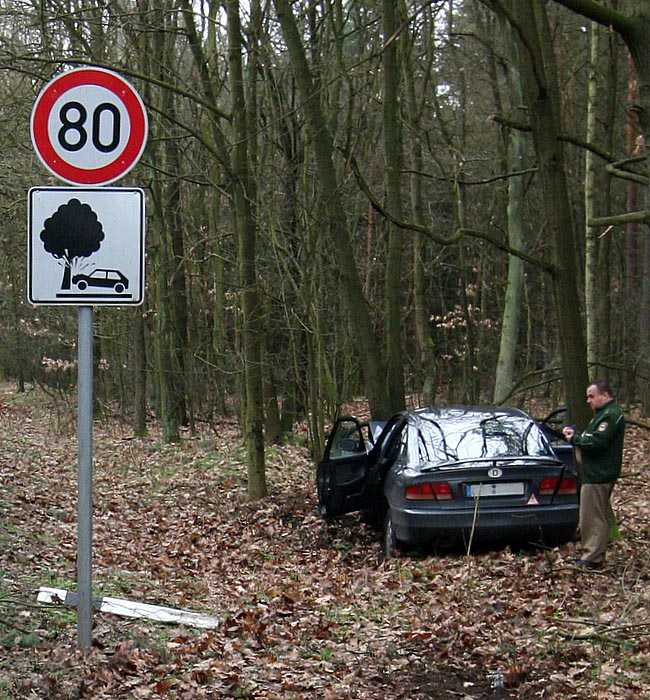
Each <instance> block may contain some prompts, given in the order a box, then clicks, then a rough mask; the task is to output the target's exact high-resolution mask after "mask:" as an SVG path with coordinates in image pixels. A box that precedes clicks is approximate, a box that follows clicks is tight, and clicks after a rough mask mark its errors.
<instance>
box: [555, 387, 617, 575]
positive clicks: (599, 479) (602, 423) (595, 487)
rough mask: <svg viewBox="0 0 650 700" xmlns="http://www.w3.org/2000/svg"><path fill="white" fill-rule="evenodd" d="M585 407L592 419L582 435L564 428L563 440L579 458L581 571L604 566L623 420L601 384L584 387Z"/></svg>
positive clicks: (605, 388)
mask: <svg viewBox="0 0 650 700" xmlns="http://www.w3.org/2000/svg"><path fill="white" fill-rule="evenodd" d="M587 403H588V404H589V406H590V407H591V408H592V410H593V411H594V417H593V419H592V421H591V423H589V425H588V426H587V429H586V430H585V431H584V432H583V433H576V432H575V430H574V429H573V428H572V427H569V426H567V427H565V428H564V430H563V433H564V437H565V438H566V439H567V440H568V441H569V442H570V443H571V444H572V445H575V446H576V447H577V448H579V450H580V453H581V457H582V469H581V474H580V477H581V488H580V538H581V541H582V554H581V557H580V559H578V560H577V561H576V566H577V567H578V568H580V569H597V568H599V567H601V566H602V565H603V561H604V559H605V550H606V548H607V538H608V533H609V524H608V519H607V513H608V511H609V509H610V507H611V506H610V502H609V498H610V495H611V493H612V489H613V488H614V483H615V481H616V479H617V478H618V477H619V475H620V473H621V465H622V462H623V435H624V433H625V417H624V416H623V412H622V411H621V409H620V407H619V406H618V405H617V404H616V402H615V401H614V398H613V396H612V390H611V388H610V386H609V384H607V382H603V381H594V382H592V383H591V384H590V385H589V386H588V387H587Z"/></svg>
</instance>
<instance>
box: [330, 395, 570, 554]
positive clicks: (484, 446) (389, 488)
mask: <svg viewBox="0 0 650 700" xmlns="http://www.w3.org/2000/svg"><path fill="white" fill-rule="evenodd" d="M562 457H564V461H563V460H562V459H560V458H559V455H558V454H556V453H555V452H554V450H553V448H552V447H551V445H550V443H549V440H548V438H547V437H546V435H545V432H544V430H542V428H541V427H540V426H539V425H538V424H537V423H536V422H535V421H534V420H533V419H532V418H531V417H530V416H529V415H527V414H526V413H524V412H523V411H519V410H516V409H507V408H497V407H486V408H484V407H467V406H455V407H448V408H426V409H419V410H416V411H404V412H402V413H398V414H397V415H395V416H393V417H392V418H391V419H390V420H389V421H388V422H387V423H385V424H381V423H379V424H378V423H366V424H363V423H361V422H360V421H358V420H357V419H356V418H353V417H345V418H341V419H339V420H338V421H337V422H336V423H335V425H334V427H333V429H332V432H331V433H330V437H329V439H328V443H327V447H326V451H325V456H324V459H323V461H322V462H321V463H320V464H319V465H318V470H317V487H318V501H319V507H320V510H321V513H322V514H323V516H324V517H326V518H331V517H334V516H337V515H341V514H343V513H349V512H353V511H358V510H364V511H368V512H369V513H370V514H371V515H372V516H373V518H374V520H375V521H377V522H381V523H383V531H384V551H385V554H386V555H387V556H390V553H391V551H392V550H393V549H394V548H395V547H397V546H399V545H421V544H431V545H450V544H464V545H465V546H467V544H468V543H469V542H470V541H473V542H474V541H495V540H499V541H504V542H513V543H514V542H517V543H525V542H537V543H542V544H547V545H556V544H561V543H563V542H566V541H568V540H570V539H571V538H572V537H573V535H574V533H575V530H576V526H577V522H578V498H577V491H578V489H577V478H576V473H575V468H574V467H573V463H572V460H571V459H567V458H566V455H562Z"/></svg>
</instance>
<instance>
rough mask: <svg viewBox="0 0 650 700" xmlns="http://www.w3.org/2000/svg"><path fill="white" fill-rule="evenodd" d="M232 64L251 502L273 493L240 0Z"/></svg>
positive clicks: (231, 29)
mask: <svg viewBox="0 0 650 700" xmlns="http://www.w3.org/2000/svg"><path fill="white" fill-rule="evenodd" d="M226 8H227V12H228V64H229V69H230V70H229V77H230V89H231V91H232V106H233V117H232V125H233V140H234V146H233V149H232V160H231V163H232V173H233V183H232V185H233V187H232V189H233V199H234V205H235V230H236V232H237V254H238V267H239V283H240V288H241V309H242V349H243V356H244V384H245V394H246V409H245V416H244V442H245V446H246V455H247V460H246V462H247V465H248V497H249V499H250V500H251V501H256V500H259V499H260V498H264V497H265V496H266V495H267V493H268V490H267V486H266V472H265V464H264V408H263V407H264V393H263V389H262V385H263V383H262V352H261V333H262V319H261V304H260V299H259V290H258V287H257V272H256V267H255V243H256V240H255V239H256V230H255V221H254V218H253V212H252V206H253V203H254V202H255V196H254V192H253V188H252V186H251V178H250V171H249V164H248V135H249V134H248V125H247V112H246V101H245V98H244V76H243V70H242V56H241V47H242V35H241V23H240V19H239V0H227V2H226Z"/></svg>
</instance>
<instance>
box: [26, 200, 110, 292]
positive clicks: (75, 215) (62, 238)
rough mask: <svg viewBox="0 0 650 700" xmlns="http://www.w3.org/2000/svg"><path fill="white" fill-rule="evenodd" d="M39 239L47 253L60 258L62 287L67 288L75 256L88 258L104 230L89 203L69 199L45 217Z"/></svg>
mask: <svg viewBox="0 0 650 700" xmlns="http://www.w3.org/2000/svg"><path fill="white" fill-rule="evenodd" d="M40 239H41V241H43V244H44V247H45V250H46V251H47V252H48V253H50V254H51V255H53V256H54V257H55V258H56V259H57V260H62V261H63V266H64V267H63V282H62V283H61V289H70V281H71V278H72V268H73V267H74V266H75V264H76V262H77V259H78V258H87V257H89V256H90V255H92V254H93V253H96V252H97V251H98V250H99V248H100V246H101V243H102V241H103V240H104V231H103V228H102V225H101V223H100V222H99V220H98V219H97V214H95V212H94V211H93V210H92V209H91V208H90V206H89V205H88V204H82V203H81V202H80V201H79V200H78V199H71V200H70V201H69V202H68V203H67V204H62V205H61V206H60V207H59V208H58V209H57V210H56V212H55V213H54V214H53V215H52V216H51V217H50V218H49V219H47V220H46V221H45V224H44V226H43V230H42V231H41V234H40Z"/></svg>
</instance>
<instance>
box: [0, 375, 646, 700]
mask: <svg viewBox="0 0 650 700" xmlns="http://www.w3.org/2000/svg"><path fill="white" fill-rule="evenodd" d="M48 401H50V400H49V399H48V398H47V397H44V396H42V395H38V394H37V393H36V392H29V393H28V394H25V395H18V394H15V393H14V392H13V391H12V389H11V388H10V387H9V386H4V387H2V390H1V393H0V419H1V420H2V426H3V438H2V440H1V441H0V487H1V488H0V699H2V698H52V699H59V698H60V699H62V700H63V699H68V698H159V697H174V698H260V699H265V700H266V699H268V700H273V699H280V698H282V700H291V699H292V698H293V699H296V700H298V699H301V700H302V699H305V700H306V699H308V698H309V699H311V698H322V699H323V700H338V699H347V698H350V699H352V698H368V697H373V698H378V699H382V698H385V699H387V700H388V699H393V698H394V699H396V700H397V699H402V698H403V699H405V700H406V699H409V700H419V699H424V698H427V699H430V698H433V699H437V698H440V699H442V698H445V699H447V698H451V699H454V698H460V699H462V700H478V699H479V698H558V699H560V698H562V699H564V698H584V699H585V700H586V699H587V698H589V700H591V699H592V698H607V699H608V700H609V699H610V698H611V699H619V698H620V699H628V698H629V699H630V700H631V699H632V698H634V699H635V700H637V699H638V698H650V692H649V690H648V689H649V688H650V668H649V665H648V659H649V657H650V623H648V620H649V619H650V618H649V616H648V605H649V602H650V585H649V583H650V581H649V580H650V564H649V563H648V542H649V541H650V497H649V496H648V491H647V488H646V481H645V479H644V474H645V472H646V471H647V468H648V461H649V458H648V455H649V454H650V451H649V450H648V444H649V437H648V433H647V432H645V431H643V430H642V429H641V428H639V427H637V426H630V428H629V431H628V435H627V438H626V452H625V467H624V477H623V478H622V479H621V481H620V483H619V484H618V486H617V489H616V490H615V496H614V505H615V509H616V511H617V514H618V516H619V520H620V523H621V531H622V534H623V538H622V540H621V541H620V542H616V543H613V544H612V545H611V547H610V551H609V554H608V562H607V567H606V568H605V569H604V570H603V571H600V572H596V573H586V574H585V573H579V572H577V571H576V570H574V569H573V567H572V566H571V562H572V561H573V558H574V556H575V545H574V544H573V543H570V544H568V545H565V546H563V547H560V548H555V549H550V550H535V549H531V550H524V551H512V550H510V549H509V548H503V549H500V550H492V551H480V552H477V553H475V554H472V555H471V557H467V556H465V555H464V554H463V553H462V552H451V553H446V554H435V553H432V552H416V553H413V554H412V555H411V556H408V557H406V556H405V557H400V558H397V559H393V560H389V561H387V562H382V561H381V557H380V544H379V540H378V537H377V534H376V533H375V532H374V531H373V530H372V528H370V527H369V526H368V525H367V524H365V523H364V521H363V519H362V518H361V517H360V516H359V515H349V516H346V517H343V518H341V519H339V520H336V521H333V522H331V523H326V522H325V521H323V520H322V519H321V518H320V516H319V515H318V512H317V509H316V501H315V488H314V465H313V463H312V462H311V460H310V458H309V455H308V452H307V450H306V449H304V448H303V447H301V446H298V445H297V444H288V445H283V446H274V447H270V448H268V451H267V470H268V471H267V479H268V483H269V489H270V495H269V497H268V498H266V499H264V500H263V501H261V502H258V503H254V504H251V503H249V502H247V499H246V490H245V485H246V468H245V464H244V461H243V451H242V449H241V435H240V433H239V431H238V428H237V426H236V424H235V423H234V422H233V421H228V420H223V421H221V422H219V423H218V424H216V425H214V426H208V425H204V426H200V431H201V434H200V436H198V437H189V436H186V437H184V438H183V439H182V441H181V443H180V444H176V445H163V444H161V442H160V440H159V439H158V438H157V437H155V436H153V434H152V437H148V438H143V439H134V438H132V436H131V435H130V433H129V428H128V426H126V425H124V424H122V423H120V422H119V421H117V420H112V419H110V420H109V419H105V420H102V421H98V422H96V425H95V428H94V519H93V529H94V532H93V592H94V594H95V595H105V596H115V597H120V598H127V599H129V600H134V601H139V602H141V603H147V604H157V605H161V606H169V607H178V608H182V609H184V610H192V611H195V612H198V613H203V614H208V615H214V616H215V617H217V618H219V619H220V620H221V625H220V626H219V627H218V628H217V629H214V630H197V629H192V628H189V627H187V628H184V627H179V626H173V625H161V624H157V623H154V622H150V621H145V620H125V619H122V618H119V617H116V616H111V615H107V614H102V613H98V612H96V613H95V614H94V629H93V646H92V648H91V649H89V650H77V648H76V620H75V614H74V611H73V610H70V609H69V608H65V607H63V606H43V605H40V604H37V603H36V602H35V601H36V597H35V595H36V591H37V590H38V588H39V587H40V586H43V585H46V586H53V587H60V588H67V589H69V590H74V588H75V567H76V510H75V509H76V435H75V429H74V426H71V427H68V428H65V426H63V427H62V425H61V422H58V421H55V420H54V419H53V414H55V413H56V407H55V406H53V405H51V404H48ZM296 442H297V441H296Z"/></svg>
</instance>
